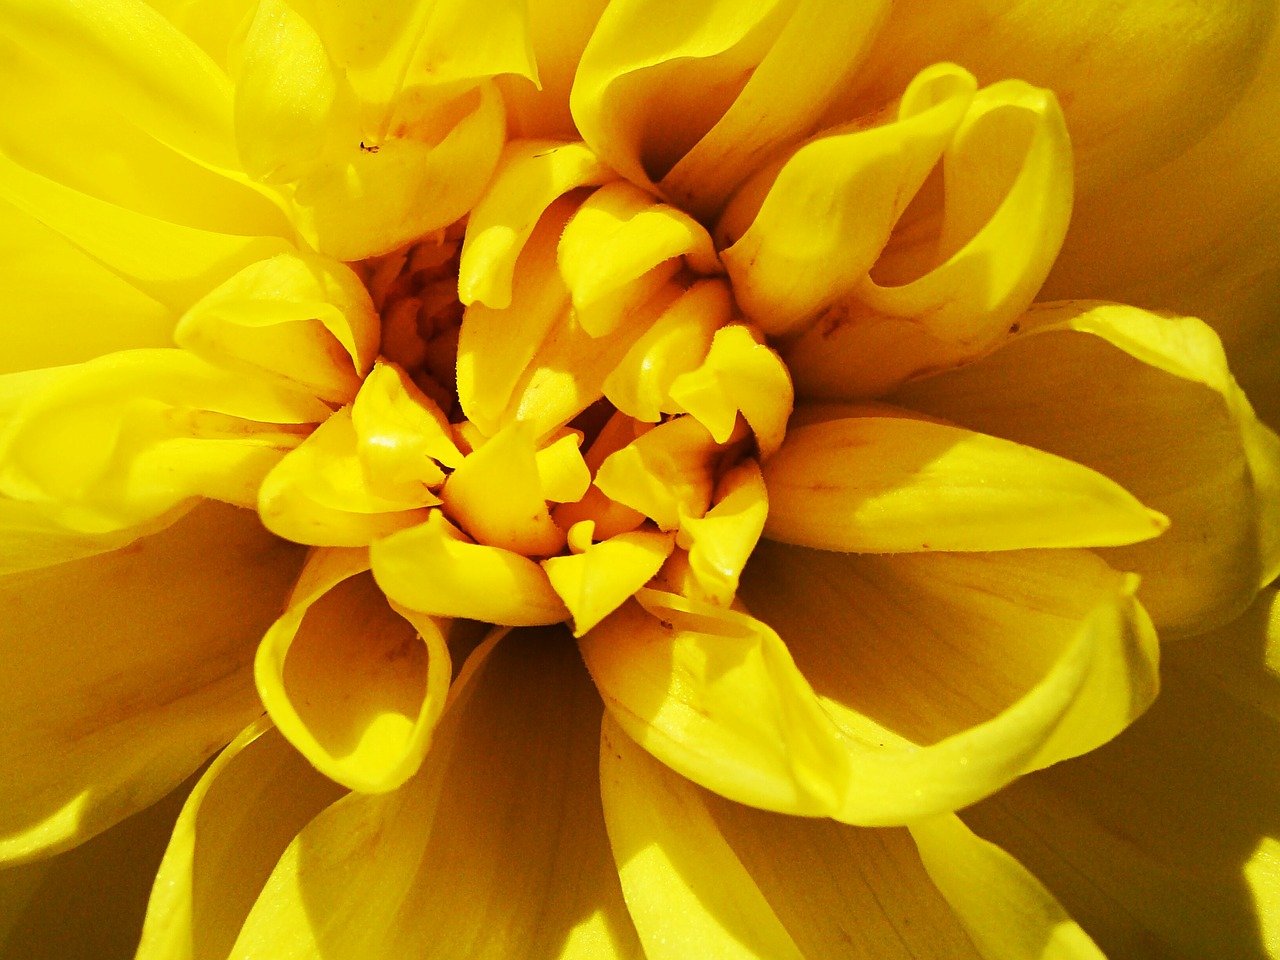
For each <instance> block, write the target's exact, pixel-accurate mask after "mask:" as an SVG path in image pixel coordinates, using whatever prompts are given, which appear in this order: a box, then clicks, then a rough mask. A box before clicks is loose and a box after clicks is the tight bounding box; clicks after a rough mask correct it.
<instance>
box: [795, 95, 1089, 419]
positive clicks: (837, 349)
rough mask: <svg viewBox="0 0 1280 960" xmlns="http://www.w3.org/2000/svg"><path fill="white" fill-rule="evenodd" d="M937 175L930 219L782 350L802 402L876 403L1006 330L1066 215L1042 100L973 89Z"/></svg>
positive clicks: (1052, 130) (1062, 160)
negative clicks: (938, 192) (936, 202)
mask: <svg viewBox="0 0 1280 960" xmlns="http://www.w3.org/2000/svg"><path fill="white" fill-rule="evenodd" d="M942 172H943V192H944V195H945V196H944V199H943V201H942V203H941V205H940V206H941V209H940V210H939V209H937V208H936V207H935V209H934V211H933V212H932V215H931V216H926V215H923V214H922V217H923V219H922V220H921V221H920V222H918V223H916V224H913V225H911V227H910V229H908V230H906V231H905V232H904V235H903V237H902V239H901V240H900V241H898V242H896V243H891V245H890V246H889V247H888V248H887V249H886V251H885V254H884V255H883V256H882V257H881V258H880V261H879V262H878V263H877V264H876V266H875V267H874V268H873V269H872V271H871V274H870V276H869V277H868V278H867V279H866V280H865V281H863V282H862V283H861V284H860V285H859V286H858V287H857V288H856V289H854V290H853V291H852V293H851V295H850V296H849V297H847V298H846V299H844V300H843V301H841V302H840V303H838V304H836V305H835V306H833V308H832V309H830V310H828V311H827V313H826V314H824V315H823V317H822V318H821V319H820V320H819V321H818V322H817V323H816V324H814V325H812V326H810V327H809V328H808V329H807V330H806V331H805V332H804V334H803V335H802V336H801V337H800V338H799V339H798V340H797V341H796V342H795V343H793V344H789V345H788V346H787V348H786V350H785V351H784V353H783V356H784V359H785V360H786V361H787V365H788V366H789V367H790V369H791V373H792V376H793V377H794V378H795V381H796V391H797V393H799V394H800V395H801V396H810V397H829V398H841V399H850V398H855V397H873V396H879V395H881V394H883V393H885V392H886V391H887V390H889V389H891V388H892V387H894V386H896V385H897V384H899V383H902V382H903V381H905V380H908V379H910V378H912V377H916V376H920V375H923V374H926V373H929V372H932V371H935V370H940V369H947V368H949V367H954V366H958V365H960V364H961V363H965V362H968V361H970V360H973V359H975V358H976V357H980V356H982V355H983V354H985V353H988V352H989V351H991V350H992V349H994V348H995V347H996V346H997V345H998V344H999V343H1001V342H1002V341H1003V340H1004V339H1005V338H1006V337H1007V336H1008V335H1009V334H1010V333H1011V332H1013V331H1014V330H1016V327H1014V323H1015V322H1016V320H1017V318H1018V317H1019V316H1020V315H1021V314H1022V312H1023V311H1024V310H1026V308H1027V307H1028V306H1030V304H1031V301H1032V300H1033V299H1034V298H1035V296H1036V293H1037V291H1038V290H1039V289H1040V285H1041V284H1042V283H1043V282H1044V279H1045V277H1046V276H1047V275H1048V273H1049V269H1050V267H1052V266H1053V261H1054V258H1055V257H1056V256H1057V253H1058V250H1059V248H1060V247H1061V245H1062V239H1063V236H1064V235H1065V234H1066V230H1067V222H1068V219H1069V218H1070V215H1071V193H1072V165H1071V146H1070V142H1069V140H1068V137H1067V128H1066V125H1065V123H1064V122H1063V119H1062V111H1061V110H1060V108H1059V107H1058V103H1057V100H1056V99H1055V97H1054V95H1053V93H1052V92H1050V91H1048V90H1043V89H1039V88H1036V87H1032V86H1029V85H1027V84H1025V83H1022V82H1020V81H1015V80H1005V81H1001V82H999V83H995V84H992V85H991V86H989V87H986V88H984V89H982V90H979V91H978V93H977V94H976V95H975V96H974V98H973V103H972V104H971V106H970V108H969V112H968V113H967V114H966V116H965V119H964V121H963V122H962V123H961V125H960V127H959V129H958V130H957V131H956V134H955V137H954V139H953V140H952V142H951V144H950V145H949V146H948V148H947V151H946V154H945V155H944V158H943V168H942ZM1011 328H1012V329H1011Z"/></svg>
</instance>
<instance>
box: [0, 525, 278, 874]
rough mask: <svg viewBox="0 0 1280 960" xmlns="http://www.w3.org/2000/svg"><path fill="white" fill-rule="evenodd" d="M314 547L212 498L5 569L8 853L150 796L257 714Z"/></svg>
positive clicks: (86, 831) (85, 828) (0, 844)
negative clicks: (29, 568)
mask: <svg viewBox="0 0 1280 960" xmlns="http://www.w3.org/2000/svg"><path fill="white" fill-rule="evenodd" d="M300 559H301V558H300V557H299V555H298V554H297V552H296V551H295V550H294V549H293V548H291V547H289V546H287V545H283V544H280V543H279V542H278V541H275V540H273V539H272V538H271V537H269V536H267V535H266V534H265V533H264V532H263V530H262V528H261V525H260V524H259V523H258V520H257V518H256V517H255V516H254V515H253V514H251V513H248V512H246V511H240V510H233V509H231V508H228V507H221V506H208V507H204V508H202V509H199V510H197V511H195V512H193V513H192V514H191V515H190V516H188V517H187V518H185V519H184V520H182V521H181V522H179V523H177V524H175V525H174V526H173V527H171V528H170V529H169V530H166V531H165V532H163V533H160V534H157V535H155V536H153V537H149V538H147V539H145V540H142V541H139V542H138V543H137V544H136V545H135V546H134V547H133V548H132V549H130V550H127V551H122V552H119V553H115V554H110V555H107V556H103V557H96V558H93V559H89V560H80V561H76V562H74V563H71V564H66V565H62V566H57V567H52V568H49V569H46V570H40V571H35V572H30V573H22V574H16V575H12V576H8V577H6V578H4V580H3V581H0V590H3V592H4V596H3V599H2V600H0V606H3V609H4V610H5V611H6V618H5V624H4V627H3V634H4V645H5V650H6V658H7V662H8V663H9V665H10V666H9V669H7V670H6V671H4V673H3V676H2V677H0V684H2V685H3V690H0V710H3V714H4V716H3V718H2V722H0V740H2V743H0V753H3V756H4V758H5V760H4V767H5V769H6V771H8V776H6V777H5V778H4V781H3V785H2V786H0V792H3V796H2V797H0V817H2V818H3V824H2V825H0V836H3V839H2V840H0V854H2V855H3V857H4V859H6V860H15V859H17V860H21V859H25V858H27V857H32V856H37V855H40V854H41V853H48V852H52V851H56V850H61V849H65V848H67V847H70V846H73V845H75V844H76V843H79V842H81V841H82V840H84V839H86V838H87V837H90V836H93V835H94V834H96V833H98V832H99V831H101V830H103V829H104V828H106V827H108V826H110V825H111V824H113V823H115V822H116V821H118V820H120V819H122V818H123V817H126V816H128V815H129V814H131V813H134V812H135V811H137V810H139V809H141V808H143V807H145V806H147V805H148V804H150V803H152V802H154V801H155V800H156V799H158V798H159V797H161V796H163V795H164V794H165V793H166V792H168V791H169V790H171V789H172V788H173V787H174V786H175V785H176V784H178V783H180V782H181V781H182V780H183V778H185V777H186V776H187V775H188V774H190V773H191V772H192V771H193V770H194V769H195V768H196V767H198V766H199V765H200V763H201V762H203V760H204V759H205V758H206V757H207V756H208V755H209V754H210V753H212V752H213V751H214V750H216V749H218V748H219V747H220V746H222V745H223V744H224V743H226V742H227V741H228V740H230V739H231V738H232V737H233V736H234V735H235V731H236V730H238V729H240V728H241V727H243V726H244V725H245V724H246V723H248V722H249V721H250V720H252V719H253V717H254V716H255V715H256V714H257V713H258V712H259V711H260V710H261V706H260V705H259V703H258V700H257V696H256V695H255V693H254V691H253V681H252V675H251V666H250V664H251V661H252V658H253V649H254V645H255V644H256V642H257V638H258V637H259V636H261V634H262V631H263V630H264V629H265V627H266V625H267V623H268V622H269V621H270V619H271V618H272V617H273V616H275V614H276V612H277V611H278V609H279V604H280V599H281V597H283V596H284V595H285V593H286V592H287V590H288V585H289V583H290V581H291V580H292V579H293V576H294V573H295V572H296V570H297V565H298V563H299V562H300ZM51 637H56V638H58V642H56V643H50V638H51ZM51 690H58V691H60V694H59V695H58V696H56V697H51V696H50V691H51Z"/></svg>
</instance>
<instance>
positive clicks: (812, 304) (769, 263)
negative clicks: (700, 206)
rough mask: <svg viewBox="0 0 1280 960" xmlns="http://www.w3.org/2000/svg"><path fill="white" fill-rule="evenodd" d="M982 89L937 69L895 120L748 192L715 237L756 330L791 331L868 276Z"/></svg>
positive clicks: (766, 173)
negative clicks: (756, 327)
mask: <svg viewBox="0 0 1280 960" xmlns="http://www.w3.org/2000/svg"><path fill="white" fill-rule="evenodd" d="M976 89H977V83H976V81H975V80H974V79H973V77H972V75H971V74H969V73H968V72H967V71H965V70H963V69H961V68H960V67H957V66H955V65H954V64H938V65H936V66H934V67H931V68H929V69H928V70H925V71H923V72H921V73H920V74H919V75H918V76H916V77H915V78H914V79H913V80H912V81H911V84H910V86H908V87H907V89H906V92H905V93H904V94H903V95H902V100H901V102H900V103H899V105H898V109H897V114H896V117H895V118H894V119H893V121H892V122H886V123H883V124H882V125H874V126H870V127H868V128H866V129H855V130H853V131H852V132H847V133H846V132H840V131H836V132H834V133H832V134H831V135H829V136H823V137H818V138H816V139H814V140H813V141H811V142H809V143H807V144H806V145H804V146H803V147H801V148H800V149H799V150H797V151H796V152H795V153H794V154H793V155H792V156H791V157H789V158H788V159H787V160H786V162H785V163H783V164H781V166H780V168H779V167H778V166H777V165H773V166H770V167H767V168H765V169H764V170H763V171H761V173H760V174H758V175H757V176H756V177H753V178H752V179H751V180H749V181H748V182H747V183H746V184H745V185H744V186H743V188H742V189H741V191H740V192H739V193H737V194H736V195H735V196H734V198H733V200H732V201H731V202H730V204H729V206H728V208H727V209H726V210H725V212H724V214H723V216H722V218H721V220H720V221H719V223H718V224H717V227H716V236H717V238H718V239H719V241H720V242H721V244H722V245H724V246H726V247H727V249H726V250H724V252H723V259H724V262H725V266H726V268H727V269H728V271H729V276H730V277H731V278H732V279H733V292H734V296H735V298H736V299H737V301H738V303H739V304H740V305H741V307H742V309H743V310H744V311H745V312H746V313H747V314H748V316H750V317H751V318H752V320H753V321H754V322H755V323H756V324H757V325H759V326H760V327H761V328H762V329H763V330H764V331H765V332H766V333H769V334H772V335H780V334H785V333H791V332H794V331H796V330H797V329H799V328H800V327H801V325H802V324H803V323H805V321H809V320H811V319H812V318H813V317H814V316H815V315H816V314H817V313H818V312H819V311H820V310H822V309H824V308H825V307H827V306H829V305H831V304H832V303H833V302H835V301H836V300H837V299H839V298H842V297H846V296H848V295H849V294H850V292H852V291H853V290H854V289H855V288H856V287H857V286H858V285H859V284H860V283H861V282H862V281H863V280H864V279H865V278H866V275H867V272H868V271H869V270H870V269H871V266H872V264H874V263H875V261H876V258H877V257H879V256H880V251H881V250H883V249H884V246H885V244H886V243H887V242H888V240H889V235H890V233H891V232H892V231H893V228H894V226H895V224H897V222H898V219H899V218H900V217H901V216H902V214H903V211H904V210H906V208H907V204H908V203H910V202H911V198H912V197H913V196H914V195H915V194H916V192H917V191H918V190H919V189H920V187H921V185H922V184H923V183H924V181H925V177H927V176H928V175H929V172H930V170H932V169H933V166H934V164H935V163H937V162H938V160H939V159H940V158H941V157H942V154H943V151H944V150H945V149H946V147H947V146H948V144H949V143H950V142H951V138H952V137H953V136H954V135H955V132H956V129H957V127H959V125H960V122H961V120H963V119H964V116H965V113H966V112H967V111H968V109H969V105H970V104H971V103H972V101H973V94H974V91H975V90H976Z"/></svg>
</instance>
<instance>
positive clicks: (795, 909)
mask: <svg viewBox="0 0 1280 960" xmlns="http://www.w3.org/2000/svg"><path fill="white" fill-rule="evenodd" d="M600 787H601V793H602V795H603V798H604V811H605V822H606V824H607V825H608V827H609V839H610V841H611V843H612V846H613V851H614V857H615V859H616V860H617V862H618V874H619V877H620V878H621V880H622V886H623V891H624V892H625V894H626V898H627V907H628V909H629V910H630V911H631V916H632V918H633V919H634V920H635V923H636V928H637V929H638V930H639V931H640V935H641V937H642V938H643V940H644V942H645V947H646V951H647V955H648V956H649V957H651V958H655V960H656V958H665V957H671V958H679V957H688V956H700V957H701V956H706V957H734V958H738V957H742V958H747V957H750V958H760V960H772V958H783V957H793V958H798V957H838V956H847V955H851V956H865V957H877V958H886V960H888V958H893V960H908V958H914V957H922V956H946V957H956V958H966V960H976V958H977V957H978V956H979V953H978V952H977V951H976V950H975V949H974V947H973V945H972V944H971V943H970V941H969V938H968V936H966V934H965V931H964V929H963V927H962V926H961V924H960V923H959V922H957V918H956V916H955V914H953V913H952V911H951V909H950V908H949V906H948V904H947V902H946V901H945V900H944V899H943V898H942V896H940V895H939V893H938V891H937V890H936V889H935V888H934V885H933V882H932V881H931V879H930V877H929V876H928V874H927V873H926V872H925V869H924V867H923V866H922V865H921V862H920V857H919V856H918V855H917V853H916V851H915V848H914V846H913V844H912V841H911V837H910V836H909V835H908V833H907V831H906V830H904V829H902V828H878V829H866V828H858V827H848V826H844V825H842V824H837V823H834V822H832V821H830V820H823V819H815V818H799V817H780V816H775V815H773V814H769V813H765V812H763V811H759V810H754V809H752V808H750V807H743V806H741V805H739V804H736V803H733V802H731V801H726V800H724V799H722V798H721V797H718V796H716V795H715V794H713V793H709V792H707V791H705V790H703V789H701V788H700V787H698V786H697V785H695V784H693V783H691V782H690V781H688V780H685V779H684V778H683V777H681V776H680V775H679V774H677V773H675V772H674V771H672V770H670V769H668V768H667V767H665V766H663V765H662V764H661V763H659V762H658V761H656V760H655V759H653V758H652V757H651V756H649V755H648V754H647V753H645V751H643V750H641V749H640V748H639V747H638V746H636V745H635V744H634V743H633V742H632V741H631V740H630V738H629V737H628V736H627V735H626V734H625V733H624V732H623V731H622V730H621V729H620V728H619V727H618V725H617V724H616V722H615V721H613V719H612V718H611V717H606V719H605V722H604V728H603V730H602V733H601V744H600ZM1018 906H1020V904H1016V903H1014V904H1006V903H1001V904H1000V907H1004V908H1006V909H1004V910H1000V909H998V908H997V909H993V910H992V913H996V914H998V915H999V916H1000V919H1002V920H1004V921H1005V922H1008V923H1011V924H1012V923H1017V922H1018V920H1019V919H1021V918H1020V917H1019V915H1018V912H1017V908H1018ZM1008 907H1012V909H1007V908H1008ZM674 916H678V917H680V918H681V919H680V922H679V923H673V922H672V920H671V918H672V917H674ZM1027 956H1035V955H1034V954H1027Z"/></svg>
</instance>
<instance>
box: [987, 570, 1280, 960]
mask: <svg viewBox="0 0 1280 960" xmlns="http://www.w3.org/2000/svg"><path fill="white" fill-rule="evenodd" d="M1162 672H1163V675H1164V688H1163V690H1162V691H1161V695H1160V698H1159V700H1158V701H1157V702H1156V704H1155V706H1154V707H1153V708H1152V709H1151V711H1150V713H1149V714H1148V715H1147V716H1146V717H1144V718H1143V719H1142V720H1141V721H1140V722H1138V723H1136V724H1134V726H1133V727H1132V728H1131V729H1130V730H1129V731H1128V732H1126V734H1125V735H1124V736H1122V737H1119V738H1117V739H1116V741H1115V742H1114V743H1112V744H1109V745H1108V746H1106V747H1104V748H1102V749H1101V750H1098V751H1096V752H1094V753H1092V754H1090V755H1089V756H1087V757H1082V758H1081V759H1079V760H1077V761H1074V762H1073V763H1070V764H1064V765H1062V766H1060V767H1057V768H1054V769H1052V770H1046V771H1043V772H1041V773H1038V774H1035V775H1034V776H1031V777H1027V778H1025V779H1024V780H1022V781H1020V782H1019V783H1017V784H1015V785H1013V786H1012V787H1010V788H1009V789H1008V790H1007V791H1004V792H1002V793H1001V794H1000V795H999V797H997V798H994V799H992V800H989V801H986V802H984V803H982V804H980V805H978V806H977V807H974V808H973V809H971V810H969V811H966V812H965V814H964V817H965V820H966V821H967V822H968V823H969V824H970V825H971V826H972V827H973V828H974V829H975V830H976V831H977V832H978V833H980V834H981V835H982V836H984V837H986V838H988V839H990V840H992V841H994V842H996V843H998V844H1000V846H1002V847H1003V848H1005V849H1006V850H1008V851H1009V852H1010V853H1012V854H1013V855H1015V856H1016V857H1017V858H1018V859H1019V860H1020V861H1021V862H1023V863H1024V864H1026V865H1027V867H1028V868H1030V869H1031V870H1032V871H1033V872H1034V873H1035V875H1036V876H1037V877H1038V878H1040V880H1041V881H1042V882H1044V883H1045V884H1046V886H1048V887H1049V889H1050V890H1052V891H1053V893H1054V894H1055V895H1056V896H1057V897H1058V898H1059V899H1060V900H1061V901H1062V903H1063V905H1064V906H1065V907H1066V908H1067V909H1068V910H1070V912H1071V914H1072V915H1073V916H1074V917H1076V918H1077V919H1078V920H1079V921H1080V923H1081V924H1082V925H1083V926H1084V928H1085V929H1086V930H1088V931H1089V933H1090V934H1091V935H1092V936H1093V937H1094V939H1095V940H1097V942H1098V944H1099V946H1101V947H1102V948H1103V949H1104V950H1105V951H1107V953H1108V954H1109V955H1110V956H1112V957H1138V956H1142V957H1175V956H1177V957H1249V958H1263V957H1271V956H1274V954H1275V945H1276V943H1277V942H1278V939H1277V938H1278V937H1280V925H1278V923H1277V918H1278V917H1280V914H1278V913H1277V905H1278V904H1280V872H1278V871H1277V869H1276V864H1277V853H1278V850H1277V844H1276V840H1275V838H1276V836H1277V817H1276V804H1275V798H1276V796H1277V795H1278V793H1280V776H1277V772H1276V765H1275V762H1274V761H1275V755H1276V750H1277V746H1278V744H1280V739H1278V737H1280V698H1278V697H1277V690H1280V684H1278V682H1277V677H1280V604H1278V603H1277V599H1276V593H1275V591H1274V590H1270V589H1269V590H1267V591H1265V592H1264V593H1263V595H1262V596H1260V597H1259V599H1258V601H1257V603H1255V605H1254V606H1253V607H1252V608H1251V609H1250V610H1249V611H1248V613H1246V615H1245V616H1244V617H1243V618H1241V619H1240V620H1238V621H1236V622H1235V623H1234V624H1232V625H1230V626H1228V627H1226V628H1223V629H1221V630H1219V631H1216V632H1214V633H1210V634H1207V635H1205V636H1203V637H1200V638H1197V639H1195V640H1188V641H1185V642H1183V643H1179V644H1176V645H1174V646H1172V647H1170V648H1169V649H1168V652H1167V655H1166V657H1165V663H1164V664H1163V665H1162Z"/></svg>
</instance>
